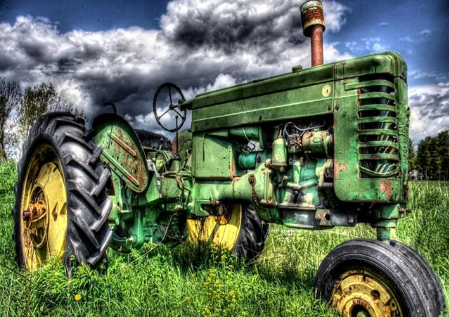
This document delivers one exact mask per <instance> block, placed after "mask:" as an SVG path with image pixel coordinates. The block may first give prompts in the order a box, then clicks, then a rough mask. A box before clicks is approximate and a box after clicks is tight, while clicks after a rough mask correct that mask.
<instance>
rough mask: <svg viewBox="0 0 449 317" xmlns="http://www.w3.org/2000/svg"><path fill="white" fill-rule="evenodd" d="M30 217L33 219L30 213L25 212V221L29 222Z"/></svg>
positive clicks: (23, 217) (23, 216)
mask: <svg viewBox="0 0 449 317" xmlns="http://www.w3.org/2000/svg"><path fill="white" fill-rule="evenodd" d="M30 217H31V213H30V212H29V211H24V212H23V215H22V219H23V220H24V221H29V220H30Z"/></svg>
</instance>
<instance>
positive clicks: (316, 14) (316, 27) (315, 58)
mask: <svg viewBox="0 0 449 317" xmlns="http://www.w3.org/2000/svg"><path fill="white" fill-rule="evenodd" d="M301 20H302V29H303V32H304V35H305V36H307V37H311V38H312V67H314V66H318V65H323V33H324V30H325V25H324V14H323V4H322V3H321V1H318V0H313V1H307V2H304V3H303V4H302V6H301Z"/></svg>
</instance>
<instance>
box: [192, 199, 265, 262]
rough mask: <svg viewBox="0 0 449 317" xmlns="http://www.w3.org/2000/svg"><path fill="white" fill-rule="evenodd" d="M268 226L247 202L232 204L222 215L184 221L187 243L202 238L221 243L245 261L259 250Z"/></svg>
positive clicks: (212, 242) (258, 253)
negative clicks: (245, 203)
mask: <svg viewBox="0 0 449 317" xmlns="http://www.w3.org/2000/svg"><path fill="white" fill-rule="evenodd" d="M268 228H269V227H268V224H266V223H265V222H263V221H262V219H260V217H259V216H258V215H257V213H256V210H255V209H254V207H253V206H252V205H249V204H248V205H242V204H234V205H232V206H231V207H230V208H228V211H227V212H226V213H225V215H223V216H209V217H207V218H204V219H201V220H197V219H195V220H193V219H189V220H187V231H188V235H189V238H188V241H189V242H190V243H196V242H198V241H203V242H206V243H210V244H213V245H217V246H221V247H224V248H227V249H228V250H230V251H232V252H234V253H236V254H237V256H238V257H240V258H244V259H246V260H252V259H254V258H255V257H257V256H258V255H260V253H262V250H263V248H264V244H265V239H266V237H267V235H268Z"/></svg>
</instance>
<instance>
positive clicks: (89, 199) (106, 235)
mask: <svg viewBox="0 0 449 317" xmlns="http://www.w3.org/2000/svg"><path fill="white" fill-rule="evenodd" d="M84 124H85V121H84V119H83V118H81V117H76V116H74V115H72V114H70V113H61V112H59V113H50V114H47V115H45V116H43V117H42V118H40V119H39V121H38V122H37V123H36V124H35V125H34V126H33V127H32V128H31V130H30V132H29V134H28V138H27V140H26V141H25V143H24V144H23V149H22V159H21V160H20V162H19V164H18V181H17V183H16V185H15V190H14V192H15V206H14V209H13V216H14V222H15V226H14V234H13V239H14V242H15V244H16V262H17V264H18V265H19V267H24V266H25V261H24V256H23V250H22V242H21V233H20V221H21V210H20V209H21V207H20V206H21V197H22V190H23V182H24V178H25V176H26V175H25V174H26V170H27V166H28V164H29V163H30V160H31V158H32V156H33V153H34V151H35V150H36V149H37V147H38V146H39V145H42V144H43V143H45V144H49V145H50V146H51V147H52V148H53V149H54V150H55V152H56V154H57V156H58V157H59V160H60V162H61V164H62V169H63V174H64V179H65V183H66V190H67V193H66V194H67V215H68V224H67V236H66V245H65V252H64V264H65V266H66V269H67V273H68V274H70V273H71V262H72V261H71V260H70V258H71V256H72V255H74V256H75V258H76V261H77V262H78V263H85V264H88V265H90V266H91V267H92V268H95V267H97V266H98V265H100V264H101V263H102V262H103V261H102V260H103V259H104V258H105V257H106V249H107V247H108V245H109V242H110V240H111V237H112V231H111V229H110V228H109V225H108V222H107V219H108V215H109V213H110V211H111V208H112V201H111V199H110V198H109V197H108V196H107V193H106V183H107V181H108V179H109V176H110V174H109V170H108V169H106V168H105V167H104V166H103V165H102V163H101V161H100V154H101V152H102V148H101V147H99V146H96V145H95V144H94V143H93V142H92V141H91V139H90V137H89V132H88V131H86V130H85V127H84Z"/></svg>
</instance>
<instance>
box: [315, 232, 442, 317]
mask: <svg viewBox="0 0 449 317" xmlns="http://www.w3.org/2000/svg"><path fill="white" fill-rule="evenodd" d="M398 246H399V244H395V243H391V244H387V243H385V242H381V241H376V240H366V239H356V240H350V241H347V242H345V243H342V244H341V245H339V246H337V247H336V248H335V249H334V250H332V251H331V252H330V253H329V254H328V255H327V257H326V258H325V259H324V261H323V262H322V263H321V265H320V267H319V269H318V272H317V275H316V278H315V288H316V292H317V296H318V297H319V298H321V299H323V300H325V301H327V302H328V303H329V304H330V305H331V306H332V307H335V308H336V309H337V311H338V313H339V314H340V315H341V316H344V317H436V316H439V314H440V313H441V305H440V304H439V303H438V301H437V299H436V298H435V296H434V293H435V290H433V289H430V288H429V278H428V277H429V274H428V272H429V270H431V268H430V267H426V268H425V269H423V268H422V267H421V266H418V265H416V264H417V261H416V254H415V255H414V257H410V256H408V255H407V253H406V252H403V250H399V249H398ZM420 263H421V264H422V265H426V266H428V264H427V262H425V261H424V260H423V261H420ZM435 287H441V286H439V285H437V284H435ZM439 291H441V290H439Z"/></svg>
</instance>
